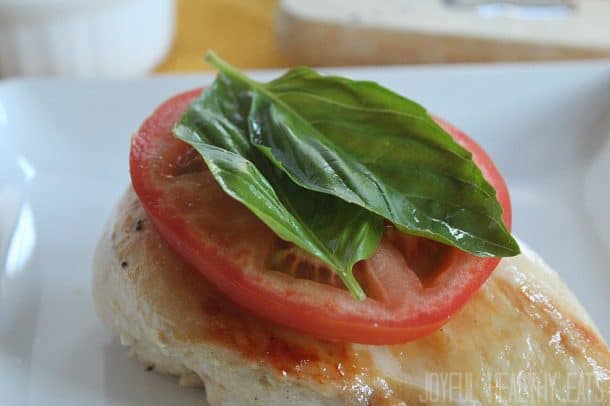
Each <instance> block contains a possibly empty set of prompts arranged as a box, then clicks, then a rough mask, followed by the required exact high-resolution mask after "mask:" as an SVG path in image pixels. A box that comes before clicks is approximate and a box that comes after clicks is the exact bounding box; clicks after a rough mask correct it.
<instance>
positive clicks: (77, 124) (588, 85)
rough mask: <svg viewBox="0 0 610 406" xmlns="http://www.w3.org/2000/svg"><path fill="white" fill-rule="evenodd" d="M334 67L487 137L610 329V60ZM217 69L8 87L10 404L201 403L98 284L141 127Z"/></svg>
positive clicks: (5, 247)
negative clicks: (103, 316) (143, 351)
mask: <svg viewBox="0 0 610 406" xmlns="http://www.w3.org/2000/svg"><path fill="white" fill-rule="evenodd" d="M333 72H335V73H340V74H345V75H348V76H351V77H354V78H358V79H371V80H376V81H379V82H381V83H382V84H384V85H386V86H388V87H390V88H392V89H394V90H396V91H398V92H400V93H403V94H405V95H407V96H409V97H411V98H413V99H415V100H417V101H420V102H421V103H422V104H424V105H425V106H427V107H428V108H429V109H430V110H431V111H432V112H434V113H436V114H438V115H440V116H443V117H445V118H446V119H448V120H449V121H451V122H453V123H455V124H456V125H458V126H459V127H461V128H462V129H464V130H465V131H466V132H467V133H469V134H471V135H472V136H473V137H474V138H475V139H477V140H478V141H479V142H480V143H481V144H482V145H483V146H484V147H485V148H486V149H487V150H488V151H489V153H490V154H491V156H492V157H493V158H494V159H495V161H496V163H497V164H498V166H499V168H500V170H501V172H502V173H503V174H504V176H505V177H506V179H507V181H508V184H509V188H510V190H511V193H512V199H513V206H514V215H513V218H514V228H513V229H514V231H515V233H516V234H517V235H518V236H520V238H521V239H523V240H524V241H525V242H527V243H528V244H529V245H530V246H531V247H533V248H534V249H535V250H537V251H538V252H539V253H540V254H541V255H542V257H543V258H545V259H546V260H547V261H548V263H549V264H550V265H551V266H552V267H553V268H554V269H556V270H557V271H558V272H559V273H560V274H561V276H562V277H563V279H564V280H565V281H566V283H567V284H568V286H570V288H571V289H572V290H573V291H574V292H575V293H576V295H577V297H578V298H579V299H580V300H581V301H582V303H583V304H584V305H585V307H586V308H587V310H588V311H589V312H590V314H591V316H592V317H593V319H594V320H595V321H596V322H597V324H598V326H599V328H600V330H601V332H602V334H603V335H604V336H605V337H606V339H608V338H609V337H610V312H609V311H608V309H609V308H610V306H609V299H608V297H610V265H609V264H610V180H609V178H610V131H609V129H610V61H605V62H593V63H571V64H559V65H557V64H551V65H531V64H530V65H500V66H472V65H471V66H467V65H463V66H459V67H456V66H454V67H417V68H402V67H394V68H367V69H338V70H335V71H333ZM257 76H258V77H260V78H269V77H271V76H273V74H272V73H270V72H259V73H257ZM211 79H212V77H211V76H209V75H206V76H190V77H186V76H184V77H171V76H170V77H158V78H152V79H137V80H124V81H110V80H103V81H101V80H87V81H73V80H21V81H10V82H4V83H0V265H1V266H2V267H1V268H0V404H23V405H25V404H31V405H39V404H63V405H70V404H75V405H76V404H79V405H80V404H87V405H93V404H142V405H145V404H146V405H148V404H176V403H190V402H195V401H196V400H198V399H199V400H200V399H201V397H202V393H200V392H199V391H198V390H187V389H182V388H179V387H178V385H177V383H176V380H175V379H173V378H168V377H162V376H158V375H157V374H154V373H149V372H146V370H145V368H144V366H142V365H140V364H138V363H137V362H135V361H133V360H131V359H129V358H127V356H126V350H125V349H124V348H122V347H121V346H120V344H119V343H118V340H116V339H114V338H112V336H111V334H110V332H109V331H108V330H106V329H105V328H104V327H103V326H102V324H101V322H100V321H99V320H98V318H97V317H96V315H95V313H94V309H93V304H92V300H91V298H90V288H89V284H90V266H91V258H92V254H93V249H94V247H95V243H96V241H97V239H98V237H99V235H100V233H101V231H102V227H103V224H104V222H105V221H106V218H107V216H108V215H109V214H110V211H111V209H112V207H113V205H114V204H115V202H116V201H117V199H118V198H119V196H120V194H121V193H122V192H123V190H124V189H125V187H126V185H127V184H128V182H129V177H128V164H127V156H128V145H129V137H130V134H132V133H133V132H134V131H135V130H136V129H137V127H138V125H139V123H140V122H141V121H142V120H143V118H144V117H145V116H146V115H148V114H149V113H150V112H151V111H152V109H153V108H154V107H155V106H156V105H158V104H159V103H160V102H161V101H162V100H163V99H164V98H166V97H168V96H169V95H171V94H173V93H176V92H179V91H182V90H186V89H189V88H192V87H195V86H199V85H202V84H205V83H209V82H210V81H211Z"/></svg>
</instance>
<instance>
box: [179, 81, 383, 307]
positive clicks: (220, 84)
mask: <svg viewBox="0 0 610 406" xmlns="http://www.w3.org/2000/svg"><path fill="white" fill-rule="evenodd" d="M250 103H251V98H250V96H249V95H248V92H247V89H244V88H240V87H235V86H233V85H232V84H231V83H230V82H229V81H228V80H227V78H226V77H223V76H219V77H218V79H217V80H216V81H215V82H214V84H213V85H212V86H211V88H209V89H207V90H205V91H204V92H203V93H202V95H201V97H200V98H198V99H197V100H195V101H194V102H193V103H192V104H191V105H190V107H189V108H188V110H187V112H186V113H185V114H184V115H183V116H182V118H181V120H180V121H179V122H178V123H177V125H176V126H175V128H174V134H175V135H176V136H177V137H178V138H179V139H181V140H183V141H185V142H187V143H188V144H190V145H191V146H193V148H195V149H196V150H197V151H198V152H199V153H200V154H201V156H202V157H203V159H204V160H205V162H206V164H207V166H208V168H209V170H210V171H211V173H212V174H213V175H214V177H215V178H216V180H217V181H218V183H219V184H220V186H221V187H222V188H223V190H224V191H225V192H226V193H227V194H228V195H230V196H231V197H233V198H234V199H236V200H238V201H239V202H241V203H242V204H244V205H245V206H246V207H248V209H250V210H251V211H252V212H253V213H254V214H255V215H256V216H257V217H258V218H259V219H261V220H262V221H263V222H264V223H265V224H267V225H268V226H269V227H270V228H271V229H272V230H273V231H274V232H275V233H276V234H277V235H278V236H279V237H280V238H282V239H284V240H286V241H290V242H292V243H294V244H296V245H297V246H299V247H301V248H302V249H304V250H306V251H308V252H310V253H312V254H313V255H315V256H316V257H318V258H320V259H321V260H322V261H323V262H325V263H327V264H328V265H330V266H331V267H332V268H333V270H334V271H335V272H337V274H338V275H339V277H340V278H341V279H342V281H343V282H344V284H345V286H346V287H347V288H348V290H349V291H350V292H351V293H352V294H353V295H354V296H355V297H357V298H359V299H363V298H364V297H365V294H364V292H363V290H362V288H361V287H360V285H359V284H358V282H357V281H356V279H355V278H354V276H353V273H352V268H353V265H354V264H355V263H356V262H358V261H360V260H362V259H366V258H368V257H370V256H371V255H372V254H373V252H374V251H375V249H376V248H377V246H378V244H379V241H380V239H381V234H382V218H381V217H380V216H378V215H376V214H374V213H371V212H369V211H368V210H366V209H364V208H361V207H359V206H357V205H354V204H351V203H348V202H345V201H343V200H341V199H339V198H337V197H335V196H332V195H329V194H323V193H319V192H316V191H312V190H308V189H305V188H302V187H300V186H298V185H297V184H295V183H294V182H293V181H292V180H291V179H290V178H289V177H288V176H287V175H286V174H285V173H284V172H282V171H281V170H279V169H278V168H276V167H275V166H274V165H273V164H272V163H271V162H270V161H269V160H268V159H267V158H266V157H265V156H264V154H262V153H261V152H260V151H259V150H258V149H257V148H256V147H255V146H254V145H252V144H251V142H250V139H249V134H248V131H249V128H248V121H249V117H248V115H249V111H250Z"/></svg>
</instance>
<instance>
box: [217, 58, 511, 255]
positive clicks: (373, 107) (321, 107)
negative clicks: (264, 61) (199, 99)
mask: <svg viewBox="0 0 610 406" xmlns="http://www.w3.org/2000/svg"><path fill="white" fill-rule="evenodd" d="M208 61H209V62H210V63H211V64H213V65H214V66H215V67H217V68H218V69H219V71H220V74H219V77H220V78H221V79H222V81H223V83H225V85H226V86H228V87H230V88H232V89H233V91H234V92H235V93H236V94H239V95H240V97H238V99H239V100H241V101H242V102H243V101H244V100H247V103H246V104H247V106H245V105H244V104H243V103H242V106H241V107H240V109H241V110H242V111H243V112H244V115H246V114H247V120H245V121H246V122H247V123H246V124H247V126H248V131H247V133H248V135H249V137H250V143H251V144H253V145H255V146H256V148H257V149H258V150H259V151H260V152H262V154H264V155H265V156H266V157H267V158H268V159H269V161H270V162H272V163H273V164H274V165H275V166H276V167H277V168H279V169H281V170H282V171H283V172H284V173H285V174H286V175H288V176H289V178H290V179H291V180H292V181H293V182H295V183H296V184H298V185H299V186H300V187H302V188H305V189H308V190H311V191H315V192H320V193H323V194H329V195H332V196H336V197H338V198H340V199H342V200H344V201H345V202H348V203H352V204H354V205H357V206H360V207H362V208H364V209H366V210H368V211H370V212H373V213H376V214H378V215H379V216H381V217H384V218H386V219H387V220H389V221H391V222H392V223H393V224H394V225H395V226H396V227H397V228H398V229H399V230H401V231H403V232H406V233H409V234H414V235H418V236H422V237H426V238H430V239H433V240H436V241H440V242H442V243H445V244H448V245H452V246H455V247H457V248H459V249H461V250H464V251H467V252H470V253H472V254H475V255H479V256H512V255H516V254H518V253H519V247H518V245H517V243H516V241H515V240H514V239H513V237H512V236H511V235H510V233H509V232H508V230H507V228H506V226H505V225H504V223H503V221H502V209H501V206H500V204H499V202H498V201H497V198H496V194H495V190H494V189H493V187H492V186H491V185H490V184H489V183H488V182H487V181H486V180H485V179H484V177H483V175H482V173H481V171H480V169H479V168H478V167H477V166H476V164H475V163H474V161H473V160H472V157H471V154H470V152H469V151H467V150H466V149H465V148H463V147H461V146H460V145H459V144H458V143H457V142H455V141H454V140H453V138H452V137H451V136H450V135H449V134H447V133H446V132H445V131H444V130H443V129H442V128H441V127H440V126H439V125H438V124H436V122H435V121H434V120H433V119H432V118H431V117H430V116H429V115H428V113H427V112H426V110H425V109H424V108H423V107H421V106H420V105H418V104H417V103H415V102H413V101H411V100H409V99H406V98H404V97H402V96H400V95H398V94H396V93H393V92H391V91H389V90H388V89H385V88H383V87H382V86H379V85H378V84H376V83H373V82H363V81H353V80H349V79H346V78H340V77H334V76H321V75H319V74H318V73H317V72H315V71H313V70H311V69H309V68H296V69H293V70H290V71H289V72H287V73H286V74H284V75H283V76H281V77H280V78H278V79H276V80H273V81H271V82H269V83H266V84H265V83H258V82H255V81H253V80H251V79H249V78H247V77H246V76H245V75H243V74H242V73H240V72H239V71H237V70H236V69H235V68H233V67H231V66H230V65H228V64H227V63H226V62H224V61H222V60H221V59H220V58H218V57H216V56H215V55H214V54H209V56H208Z"/></svg>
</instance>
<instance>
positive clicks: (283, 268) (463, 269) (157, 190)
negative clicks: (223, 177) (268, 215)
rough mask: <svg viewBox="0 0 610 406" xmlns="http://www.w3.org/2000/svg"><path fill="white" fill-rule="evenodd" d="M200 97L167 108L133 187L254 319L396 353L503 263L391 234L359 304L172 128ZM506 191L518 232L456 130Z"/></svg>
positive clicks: (363, 272) (135, 156) (155, 120)
mask: <svg viewBox="0 0 610 406" xmlns="http://www.w3.org/2000/svg"><path fill="white" fill-rule="evenodd" d="M199 92H200V90H194V91H191V92H188V93H184V94H181V95H178V96H175V97H173V98H171V99H169V100H168V101H166V102H165V103H164V104H162V105H161V106H160V107H159V108H158V109H157V110H156V111H155V112H154V113H153V115H152V116H151V117H150V118H148V119H147V120H146V121H145V122H144V123H143V125H142V127H141V128H140V130H139V132H138V133H137V134H136V135H135V136H134V138H133V141H132V146H131V154H130V170H131V179H132V183H133V187H134V189H135V191H136V193H137V195H138V196H139V198H140V201H141V202H142V204H143V206H144V208H145V209H146V211H147V213H148V214H149V216H150V218H151V219H152V221H153V223H154V224H155V225H156V227H157V229H158V231H159V232H160V234H161V235H162V236H163V238H164V239H165V241H166V242H167V243H168V245H169V246H170V247H171V248H172V249H173V250H175V251H176V252H177V253H178V254H179V255H180V256H182V257H183V258H185V259H186V260H187V261H188V262H190V263H191V264H192V265H193V267H194V268H195V269H196V270H198V271H199V272H201V273H202V274H203V275H204V276H205V278H207V279H208V280H209V281H210V282H211V283H212V284H214V285H215V286H216V287H217V288H218V289H219V290H220V291H222V292H224V293H225V294H226V295H227V296H228V297H229V298H231V299H232V300H233V301H234V302H236V303H237V304H239V305H241V306H243V307H244V308H245V309H247V310H249V311H250V312H252V313H254V314H256V315H258V316H260V317H262V318H264V319H267V320H270V321H272V322H275V323H278V324H280V325H284V326H287V327H290V328H292V329H296V330H298V331H301V332H303V333H306V334H309V335H312V336H316V337H319V338H323V339H329V340H341V341H349V342H357V343H366V344H392V343H400V342H404V341H408V340H412V339H415V338H418V337H421V336H422V335H425V334H428V333H430V332H432V331H434V330H435V329H437V328H438V327H439V326H441V325H442V324H443V323H445V322H447V321H448V320H449V318H450V317H451V316H452V315H453V314H455V313H456V312H457V311H458V310H459V309H460V308H461V307H462V306H463V305H464V304H465V303H466V302H467V301H468V299H469V298H470V297H471V296H472V295H473V294H474V293H475V292H476V291H477V290H478V289H479V288H480V287H481V285H482V284H483V283H484V282H485V280H486V279H487V278H488V277H489V276H490V274H491V272H492V270H493V269H494V268H495V267H496V265H497V264H498V262H499V259H498V258H480V257H476V256H473V255H470V254H467V253H465V252H463V251H459V250H457V249H454V248H451V247H448V246H445V245H441V244H439V243H436V242H433V241H430V240H426V239H423V238H418V237H413V236H407V235H405V234H402V233H399V232H397V231H396V230H395V229H394V228H393V227H391V226H387V227H386V231H385V234H384V237H383V238H382V241H381V244H380V246H379V248H378V249H377V251H376V252H375V254H374V255H373V256H372V257H371V258H370V259H368V260H366V261H361V262H360V263H358V264H357V265H356V267H355V275H356V277H357V278H358V280H359V281H360V283H361V284H362V285H363V288H364V290H365V292H366V293H367V299H365V300H363V301H358V300H355V299H354V298H353V297H352V296H351V295H350V294H349V292H348V291H347V290H346V289H345V288H344V287H343V285H342V284H341V282H340V281H339V280H338V279H337V278H336V275H334V273H333V272H332V271H331V270H330V269H328V267H327V266H326V265H325V264H323V263H321V262H320V261H319V260H317V259H316V258H314V257H313V256H311V255H309V254H308V253H306V252H304V251H302V250H301V249H299V248H298V247H296V246H294V245H292V244H290V243H287V242H285V241H282V240H280V239H279V238H278V237H277V236H276V235H275V234H274V233H273V232H272V231H271V230H270V229H269V228H268V227H267V226H266V225H265V224H263V223H262V222H261V221H260V220H259V219H258V218H257V217H255V216H254V215H253V214H252V213H251V212H250V211H249V210H248V209H246V208H245V207H244V206H243V205H241V204H240V203H238V202H237V201H235V200H233V199H231V198H230V197H229V196H228V195H226V194H225V193H224V192H223V191H222V190H221V188H220V187H219V185H218V184H217V183H216V181H215V180H214V178H213V176H212V175H211V174H210V172H209V171H208V170H207V168H206V167H205V164H204V163H203V160H202V159H201V158H200V157H199V156H198V155H197V153H196V152H195V151H194V150H192V149H191V148H190V147H189V146H187V145H186V144H184V143H182V142H181V141H179V140H177V139H176V138H174V137H173V135H172V127H173V125H174V123H175V122H176V121H177V120H178V119H179V117H180V115H181V114H182V113H183V111H184V110H185V109H186V107H187V105H188V103H189V102H190V101H191V99H193V98H194V97H195V96H197V95H198V93H199ZM438 121H439V123H440V124H441V125H442V126H443V127H444V128H445V129H446V130H447V131H448V132H449V133H450V134H452V135H453V136H454V137H455V139H456V140H457V141H458V142H459V143H460V144H462V145H463V146H464V147H465V148H467V149H469V150H470V151H471V152H472V153H473V156H474V160H475V161H476V163H477V164H478V165H479V166H480V167H481V168H482V170H483V173H484V176H485V177H486V179H487V180H488V181H489V182H490V183H491V184H492V185H493V186H494V187H495V188H496V190H497V195H498V199H499V201H500V203H501V205H502V207H503V209H504V221H505V222H506V224H507V225H508V226H509V227H510V221H511V207H510V200H509V196H508V191H507V189H506V185H505V183H504V181H503V179H502V177H501V176H500V174H499V173H498V170H497V169H496V167H495V166H494V164H493V162H492V161H491V159H490V158H489V156H487V154H486V153H485V152H484V151H483V150H482V149H481V147H479V146H478V145H477V144H476V143H475V142H474V141H473V140H472V139H470V138H469V137H468V136H466V135H465V134H464V133H462V132H461V131H459V130H457V129H456V128H454V127H452V126H451V125H449V124H447V123H445V122H443V121H441V120H438Z"/></svg>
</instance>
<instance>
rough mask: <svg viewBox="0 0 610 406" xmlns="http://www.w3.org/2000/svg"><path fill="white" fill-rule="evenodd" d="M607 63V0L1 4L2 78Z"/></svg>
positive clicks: (55, 0) (70, 0) (39, 0)
mask: <svg viewBox="0 0 610 406" xmlns="http://www.w3.org/2000/svg"><path fill="white" fill-rule="evenodd" d="M208 49H214V50H215V51H216V52H217V53H218V54H220V55H221V56H222V57H223V58H225V59H226V60H228V61H230V62H231V63H233V64H234V65H237V66H238V67H240V68H278V67H287V66H291V65H295V64H308V65H313V66H331V65H377V64H416V63H447V62H452V63H456V62H458V63H459V62H495V61H523V60H528V61H531V60H567V59H591V58H608V57H610V1H608V0H581V1H576V0H573V1H568V0H537V1H531V0H530V1H524V0H522V1H515V0H512V1H511V0H503V1H492V0H383V1H381V0H352V1H350V0H256V1H253V0H0V76H2V77H7V76H17V75H68V76H132V75H142V74H149V73H167V72H194V71H202V70H207V69H209V68H208V67H207V66H206V65H205V64H204V63H203V55H204V54H205V53H206V51H207V50H208Z"/></svg>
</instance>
